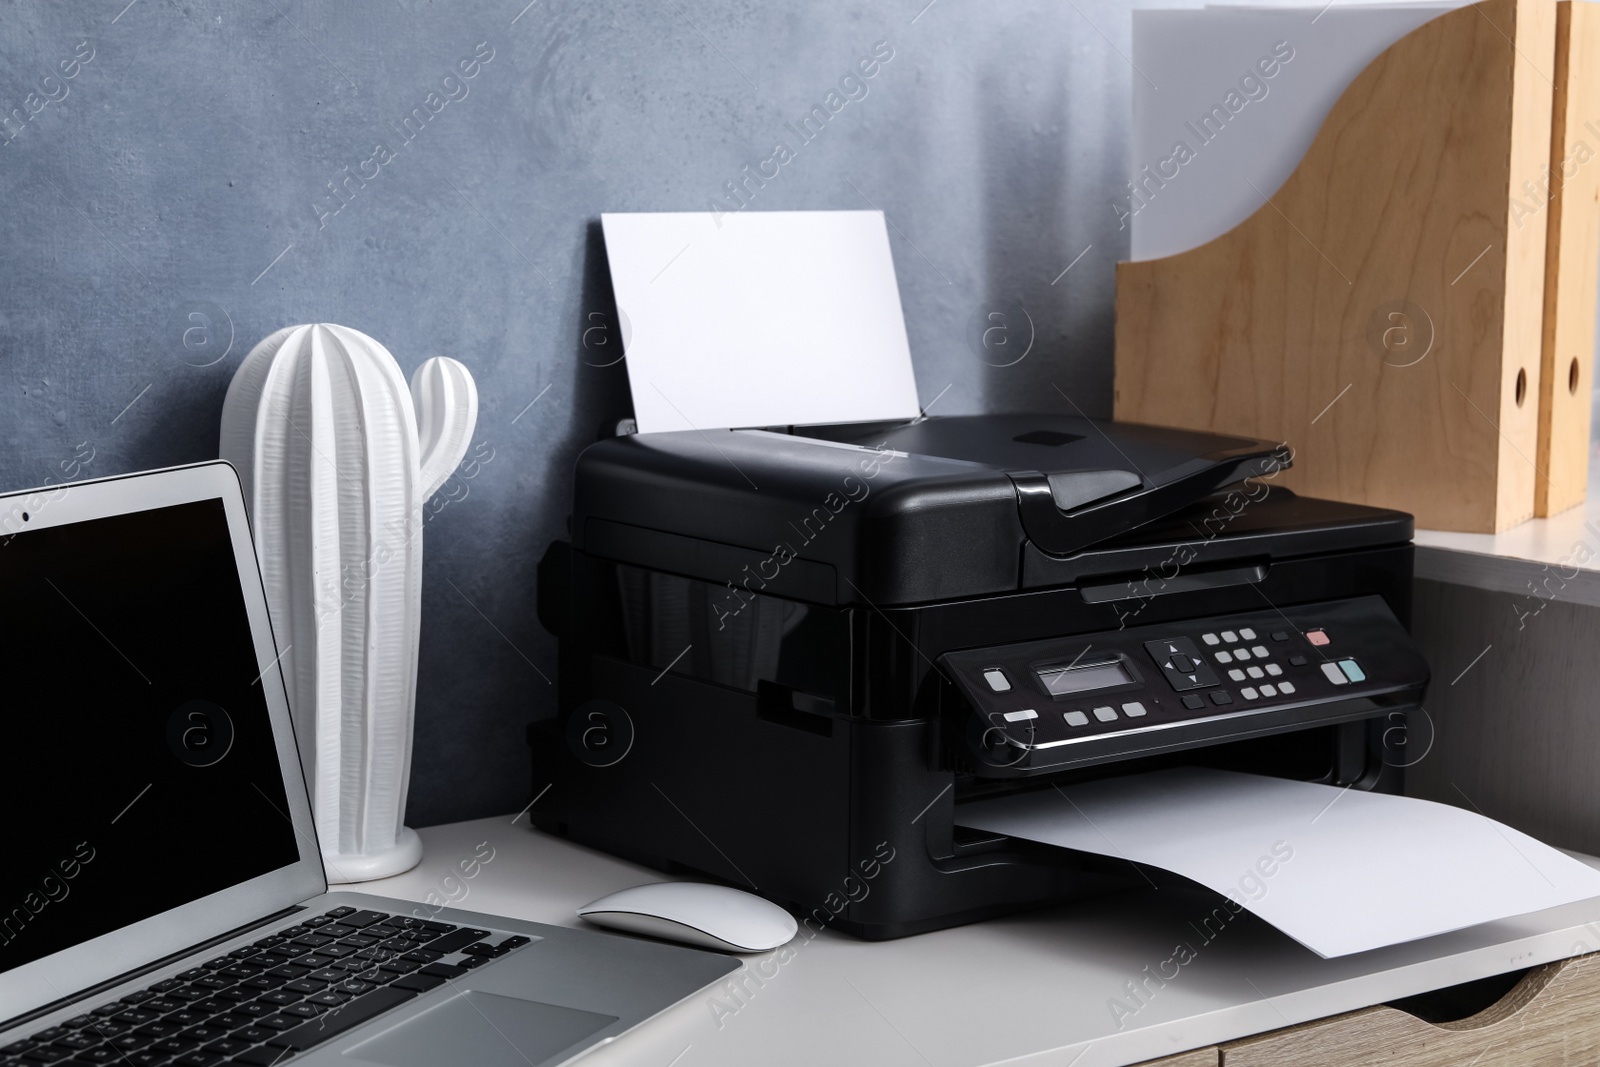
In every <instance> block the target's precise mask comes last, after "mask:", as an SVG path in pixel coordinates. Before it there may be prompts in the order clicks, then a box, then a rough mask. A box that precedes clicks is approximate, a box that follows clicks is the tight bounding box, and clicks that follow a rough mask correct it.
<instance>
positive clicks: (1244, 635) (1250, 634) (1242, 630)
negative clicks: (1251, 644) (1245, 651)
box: [1239, 626, 1256, 641]
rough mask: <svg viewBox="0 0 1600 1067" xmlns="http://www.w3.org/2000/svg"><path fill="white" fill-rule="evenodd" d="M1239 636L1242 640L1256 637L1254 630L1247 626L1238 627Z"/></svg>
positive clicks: (1250, 639) (1251, 639)
mask: <svg viewBox="0 0 1600 1067" xmlns="http://www.w3.org/2000/svg"><path fill="white" fill-rule="evenodd" d="M1239 638H1240V640H1243V641H1254V640H1255V639H1256V632H1255V631H1254V630H1252V629H1250V627H1248V626H1241V627H1239Z"/></svg>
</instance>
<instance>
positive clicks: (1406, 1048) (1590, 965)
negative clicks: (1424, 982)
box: [1160, 953, 1600, 1067]
mask: <svg viewBox="0 0 1600 1067" xmlns="http://www.w3.org/2000/svg"><path fill="white" fill-rule="evenodd" d="M1204 1051H1205V1052H1206V1053H1209V1052H1210V1051H1211V1050H1204ZM1160 1062H1162V1063H1165V1062H1167V1061H1160ZM1177 1062H1178V1063H1182V1062H1183V1061H1182V1060H1178V1061H1177ZM1597 1063H1600V953H1597V954H1594V955H1589V956H1579V957H1577V958H1576V959H1570V960H1561V961H1559V962H1557V963H1551V964H1547V965H1546V966H1543V967H1540V968H1538V969H1536V970H1533V971H1530V972H1529V973H1528V974H1527V975H1526V976H1524V977H1523V979H1522V980H1521V981H1520V982H1518V983H1517V984H1516V986H1515V987H1514V988H1513V989H1512V990H1511V992H1509V993H1507V994H1506V995H1505V996H1504V997H1502V998H1501V999H1500V1000H1499V1001H1497V1002H1496V1003H1494V1004H1493V1005H1491V1006H1490V1007H1488V1008H1485V1009H1484V1010H1483V1011H1480V1012H1478V1013H1477V1014H1476V1015H1473V1016H1470V1017H1468V1018H1465V1019H1461V1020H1459V1021H1457V1022H1449V1023H1441V1024H1438V1025H1435V1024H1432V1023H1427V1022H1424V1021H1423V1020H1421V1019H1418V1018H1416V1017H1415V1016H1412V1015H1407V1014H1406V1013H1405V1012H1403V1011H1400V1010H1398V1009H1396V1008H1389V1007H1376V1008H1364V1009H1362V1010H1361V1011H1356V1012H1351V1013H1350V1014H1348V1015H1336V1016H1334V1017H1332V1018H1328V1019H1319V1020H1317V1021H1316V1022H1311V1023H1305V1024H1303V1025H1301V1026H1295V1027H1291V1028H1289V1029H1287V1030H1274V1031H1272V1032H1270V1033H1266V1034H1261V1035H1259V1036H1256V1037H1249V1038H1244V1039H1243V1040H1240V1041H1232V1042H1229V1043H1227V1044H1225V1045H1223V1046H1222V1048H1221V1067H1467V1065H1468V1064H1471V1065H1473V1067H1580V1065H1581V1067H1589V1065H1593V1064H1597Z"/></svg>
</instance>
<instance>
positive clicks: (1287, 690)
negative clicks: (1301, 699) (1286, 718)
mask: <svg viewBox="0 0 1600 1067" xmlns="http://www.w3.org/2000/svg"><path fill="white" fill-rule="evenodd" d="M1278 692H1280V693H1282V694H1283V695H1284V696H1286V697H1288V696H1294V683H1293V682H1279V683H1278Z"/></svg>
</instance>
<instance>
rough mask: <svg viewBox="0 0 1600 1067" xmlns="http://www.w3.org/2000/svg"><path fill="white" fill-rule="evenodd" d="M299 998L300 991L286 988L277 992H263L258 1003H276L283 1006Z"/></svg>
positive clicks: (277, 1005)
mask: <svg viewBox="0 0 1600 1067" xmlns="http://www.w3.org/2000/svg"><path fill="white" fill-rule="evenodd" d="M299 999H300V994H299V993H291V992H289V991H288V990H286V989H279V990H277V991H276V992H272V993H263V994H262V995H261V999H260V1000H258V1001H257V1002H256V1003H258V1004H272V1005H274V1006H276V1007H282V1006H283V1005H285V1004H293V1003H295V1002H296V1001H297V1000H299Z"/></svg>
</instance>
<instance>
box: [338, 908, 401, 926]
mask: <svg viewBox="0 0 1600 1067" xmlns="http://www.w3.org/2000/svg"><path fill="white" fill-rule="evenodd" d="M388 918H389V916H387V915H385V914H383V913H382V912H381V911H356V912H351V913H350V914H349V915H341V916H339V921H340V922H342V923H343V924H344V925H346V926H354V927H355V928H356V929H358V930H359V929H361V928H362V927H366V926H371V925H373V924H374V923H381V922H383V921H384V920H386V919H388Z"/></svg>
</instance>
